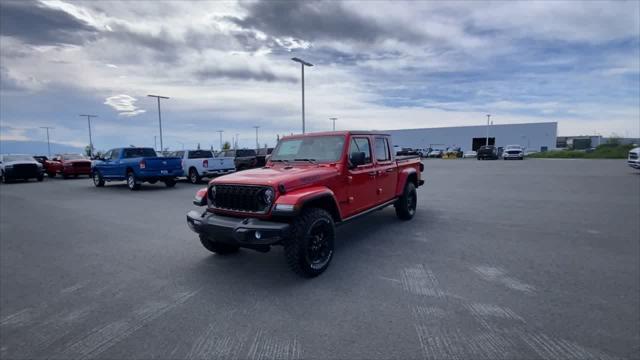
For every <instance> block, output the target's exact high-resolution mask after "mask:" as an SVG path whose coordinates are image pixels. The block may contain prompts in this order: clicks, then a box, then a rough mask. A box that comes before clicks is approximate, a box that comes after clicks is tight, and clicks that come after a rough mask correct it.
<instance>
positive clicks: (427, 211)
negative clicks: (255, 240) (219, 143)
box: [0, 160, 640, 359]
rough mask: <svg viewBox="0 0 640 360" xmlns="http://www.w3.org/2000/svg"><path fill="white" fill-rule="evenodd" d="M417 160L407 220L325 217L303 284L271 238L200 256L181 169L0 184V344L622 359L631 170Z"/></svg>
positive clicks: (634, 238)
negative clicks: (334, 224) (321, 261)
mask: <svg viewBox="0 0 640 360" xmlns="http://www.w3.org/2000/svg"><path fill="white" fill-rule="evenodd" d="M425 165H426V170H425V175H426V180H427V183H426V185H425V187H423V188H421V189H420V190H419V192H418V196H419V203H418V213H417V214H416V217H415V218H414V219H413V220H412V221H410V222H402V221H400V220H398V219H397V218H396V217H395V214H394V211H393V208H387V209H385V210H382V211H379V212H376V213H374V214H372V215H370V216H367V217H364V218H361V219H359V220H355V221H354V222H352V223H349V224H347V225H344V226H342V227H340V228H339V230H338V242H337V244H336V255H335V257H334V259H333V262H332V264H331V266H330V267H329V269H328V270H327V271H326V272H325V273H324V274H323V275H321V276H320V277H318V278H315V279H311V280H308V279H302V278H299V277H297V276H296V275H294V274H293V273H291V272H290V271H289V270H288V268H287V266H286V264H285V262H284V259H283V254H282V249H281V248H275V249H274V250H272V251H271V252H269V253H267V254H262V253H258V252H253V251H250V250H242V251H241V252H240V253H239V254H236V255H232V256H217V255H213V254H211V253H209V252H208V251H206V250H205V249H204V248H203V247H202V246H201V245H200V243H199V242H198V240H197V237H196V236H195V234H194V233H192V232H191V231H190V230H189V229H188V228H187V226H186V223H185V213H186V212H187V211H188V210H190V209H192V208H194V207H193V205H191V200H192V198H193V195H194V193H195V191H196V190H197V189H198V188H199V187H198V186H194V185H191V184H188V183H186V182H181V183H179V184H178V185H177V186H176V187H175V188H173V189H167V188H165V187H164V185H162V184H157V185H148V184H145V185H143V189H142V190H141V191H138V192H131V191H129V190H128V189H127V188H126V186H125V185H124V183H117V184H108V185H107V186H106V187H105V188H95V187H93V184H92V183H91V181H90V180H88V179H86V178H83V179H70V180H62V179H45V181H44V182H43V183H36V182H35V181H32V182H29V183H16V184H7V185H4V184H3V185H0V357H2V358H3V359H12V358H29V359H33V358H105V359H106V358H137V359H141V358H145V359H151V358H159V359H161V358H172V359H173V358H188V359H200V358H240V359H245V358H249V359H271V358H284V359H289V358H310V359H311V358H317V359H322V358H332V359H390V358H403V359H463V358H473V359H588V358H594V359H596V358H597V359H615V358H638V357H639V356H640V345H639V344H640V245H639V243H640V241H639V239H640V222H639V220H638V219H640V172H638V171H634V170H633V169H631V168H629V167H628V166H626V164H625V161H624V160H615V161H609V160H591V161H589V160H526V161H510V162H506V161H476V160H448V161H445V160H428V161H425Z"/></svg>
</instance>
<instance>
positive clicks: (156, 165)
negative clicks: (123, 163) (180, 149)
mask: <svg viewBox="0 0 640 360" xmlns="http://www.w3.org/2000/svg"><path fill="white" fill-rule="evenodd" d="M143 160H144V162H145V170H147V171H148V170H151V171H153V170H157V171H160V170H177V169H182V160H181V159H180V158H177V157H153V158H144V159H143Z"/></svg>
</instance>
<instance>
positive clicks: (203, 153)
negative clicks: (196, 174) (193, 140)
mask: <svg viewBox="0 0 640 360" xmlns="http://www.w3.org/2000/svg"><path fill="white" fill-rule="evenodd" d="M212 157H213V153H212V152H211V151H209V150H196V151H189V159H208V158H212Z"/></svg>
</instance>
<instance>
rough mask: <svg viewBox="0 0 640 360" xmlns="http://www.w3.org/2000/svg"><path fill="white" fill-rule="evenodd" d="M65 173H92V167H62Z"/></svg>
mask: <svg viewBox="0 0 640 360" xmlns="http://www.w3.org/2000/svg"><path fill="white" fill-rule="evenodd" d="M62 173H63V174H64V175H91V168H90V167H86V168H83V167H65V168H63V169H62Z"/></svg>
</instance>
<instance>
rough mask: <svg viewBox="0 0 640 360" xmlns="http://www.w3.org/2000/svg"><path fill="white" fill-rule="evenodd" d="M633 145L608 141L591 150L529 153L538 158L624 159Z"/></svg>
mask: <svg viewBox="0 0 640 360" xmlns="http://www.w3.org/2000/svg"><path fill="white" fill-rule="evenodd" d="M631 149H633V145H620V144H615V143H608V144H602V145H599V146H598V147H597V148H595V150H593V151H589V152H587V151H579V150H558V151H547V152H539V153H534V154H531V155H529V157H531V158H538V159H625V158H626V157H627V155H628V153H629V150H631Z"/></svg>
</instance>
